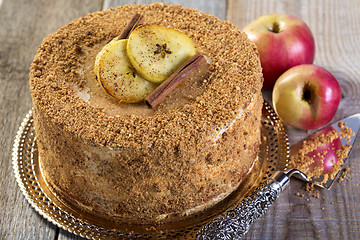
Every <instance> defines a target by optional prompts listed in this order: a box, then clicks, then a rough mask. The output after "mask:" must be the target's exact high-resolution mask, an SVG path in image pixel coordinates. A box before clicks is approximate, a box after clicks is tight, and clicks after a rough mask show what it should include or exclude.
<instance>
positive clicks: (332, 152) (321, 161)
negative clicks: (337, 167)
mask: <svg viewBox="0 0 360 240" xmlns="http://www.w3.org/2000/svg"><path fill="white" fill-rule="evenodd" d="M330 131H335V132H336V129H335V128H334V127H333V126H330V127H326V128H324V129H322V130H321V131H319V132H317V133H315V134H314V135H313V136H312V137H313V138H316V137H318V136H320V135H321V134H324V135H327V134H328V133H329V132H330ZM342 146H343V145H342V143H341V139H340V138H336V139H334V140H333V141H332V142H330V143H325V144H323V145H320V146H318V147H317V148H316V149H315V150H314V151H311V152H309V153H307V154H306V155H307V156H308V157H310V158H312V159H314V162H313V163H312V164H310V165H309V170H310V171H311V170H312V169H314V167H315V166H322V167H323V168H324V170H323V171H324V172H325V173H328V172H330V171H331V170H332V168H333V166H334V164H335V163H337V161H338V158H337V156H336V152H337V151H338V150H339V149H340V148H341V147H342Z"/></svg>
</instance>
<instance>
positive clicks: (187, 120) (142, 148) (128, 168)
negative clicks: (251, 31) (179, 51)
mask: <svg viewBox="0 0 360 240" xmlns="http://www.w3.org/2000/svg"><path fill="white" fill-rule="evenodd" d="M136 13H139V14H141V15H142V16H144V19H145V23H144V24H156V25H161V26H165V27H171V28H173V29H177V30H179V31H181V32H183V33H185V34H186V35H187V36H188V37H189V38H190V39H191V40H192V41H193V43H194V46H195V48H196V51H197V52H199V53H201V54H203V55H205V56H207V57H208V58H209V59H211V63H210V65H209V66H208V67H207V68H206V69H205V70H201V69H199V70H197V71H195V72H194V73H193V74H192V75H191V76H190V77H189V78H188V79H187V80H186V82H185V83H183V84H181V85H180V86H179V87H177V88H176V89H175V90H174V91H172V92H171V93H170V94H169V95H168V96H167V97H166V98H165V99H164V101H163V102H162V103H160V104H159V105H158V106H157V107H155V108H149V107H148V106H147V105H146V104H145V103H143V102H140V103H118V102H117V101H115V100H114V99H112V98H111V97H109V96H108V95H107V94H106V93H105V92H104V91H103V90H102V89H101V86H100V85H99V83H98V81H97V79H96V75H95V73H94V70H93V68H94V62H95V58H96V55H97V54H98V53H99V52H100V51H101V49H102V48H103V47H104V46H105V45H106V44H107V43H108V42H109V41H111V40H112V39H113V38H114V37H116V36H118V35H119V34H120V33H121V31H122V30H123V28H124V27H125V26H126V24H127V23H128V21H129V20H130V19H131V18H132V17H133V16H134V14H136ZM262 82H263V78H262V72H261V66H260V60H259V55H258V52H257V50H256V47H255V45H254V44H253V43H252V42H251V41H249V40H248V39H247V37H246V35H245V34H244V33H243V32H241V31H240V30H239V29H238V28H237V27H235V26H234V25H232V24H231V23H229V22H227V21H221V20H219V19H218V18H216V17H214V16H212V15H210V14H204V13H201V12H199V11H197V10H195V9H188V8H183V7H180V6H176V5H166V4H159V3H157V4H151V5H127V6H122V7H117V8H111V9H109V10H106V11H101V12H95V13H91V14H89V15H88V16H85V17H82V18H80V19H77V20H75V21H73V22H71V23H69V24H68V25H66V26H64V27H62V28H60V29H59V30H58V31H56V32H55V33H52V34H50V35H49V36H48V37H46V38H45V39H44V41H43V43H42V44H41V46H40V47H39V50H38V52H37V54H36V56H35V58H34V61H33V63H32V65H31V68H30V89H31V94H32V100H33V117H34V125H35V130H36V141H37V144H38V151H39V162H40V169H41V173H42V176H43V177H44V179H45V181H46V183H47V185H48V186H49V188H50V189H51V191H53V192H54V193H55V194H56V196H57V197H58V198H59V199H60V200H61V201H63V202H65V203H69V204H71V205H72V206H76V207H77V208H79V209H81V210H83V211H86V212H89V213H91V214H93V215H95V216H98V217H101V218H104V219H107V220H109V221H115V222H125V221H126V222H128V223H140V224H142V223H144V224H145V223H159V222H168V221H176V220H177V219H180V218H184V217H187V216H191V215H192V214H195V213H198V212H200V211H202V210H204V209H207V208H210V207H211V206H213V205H214V204H216V203H217V202H219V201H221V200H223V199H224V198H226V197H227V196H228V195H229V194H230V193H231V192H232V191H234V190H235V189H236V188H237V187H238V186H239V184H240V183H241V181H242V179H244V178H245V176H246V175H247V174H248V173H249V172H250V171H251V169H252V166H253V165H254V162H255V161H256V159H257V154H258V149H259V144H260V134H261V133H260V125H261V109H262V103H263V99H262V95H261V88H262Z"/></svg>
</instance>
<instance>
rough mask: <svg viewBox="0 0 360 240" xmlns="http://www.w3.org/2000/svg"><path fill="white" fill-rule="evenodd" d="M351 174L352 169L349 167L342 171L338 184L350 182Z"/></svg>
mask: <svg viewBox="0 0 360 240" xmlns="http://www.w3.org/2000/svg"><path fill="white" fill-rule="evenodd" d="M350 172H351V168H349V167H347V168H345V169H343V170H342V172H341V175H340V177H339V178H338V180H337V181H338V182H343V181H345V182H348V181H350V179H351V177H350V176H349V173H350Z"/></svg>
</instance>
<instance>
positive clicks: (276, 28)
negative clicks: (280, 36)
mask: <svg viewBox="0 0 360 240" xmlns="http://www.w3.org/2000/svg"><path fill="white" fill-rule="evenodd" d="M269 31H271V32H273V33H279V32H281V28H280V25H279V24H278V23H277V22H274V23H273V25H272V27H270V28H269Z"/></svg>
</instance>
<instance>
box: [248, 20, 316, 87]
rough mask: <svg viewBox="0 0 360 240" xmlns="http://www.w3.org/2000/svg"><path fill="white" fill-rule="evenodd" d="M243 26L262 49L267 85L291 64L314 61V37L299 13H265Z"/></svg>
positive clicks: (261, 58) (291, 65) (269, 85)
mask: <svg viewBox="0 0 360 240" xmlns="http://www.w3.org/2000/svg"><path fill="white" fill-rule="evenodd" d="M243 30H244V32H245V33H246V34H247V36H248V38H249V39H250V40H252V41H253V42H254V43H255V44H256V46H257V49H258V51H259V54H260V62H261V66H262V68H263V75H264V86H263V88H264V89H272V88H273V86H274V84H275V82H276V80H277V79H278V78H279V76H280V75H281V74H282V73H284V72H285V71H286V70H288V69H289V68H291V67H293V66H296V65H300V64H311V63H313V61H314V57H315V41H314V37H313V35H312V33H311V31H310V29H309V27H308V26H307V25H306V24H305V23H304V22H303V21H302V20H301V19H299V18H297V17H294V16H291V15H285V14H271V15H265V16H262V17H259V18H257V19H255V20H254V21H252V22H251V23H250V24H249V25H247V26H246V27H245V28H244V29H243Z"/></svg>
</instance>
